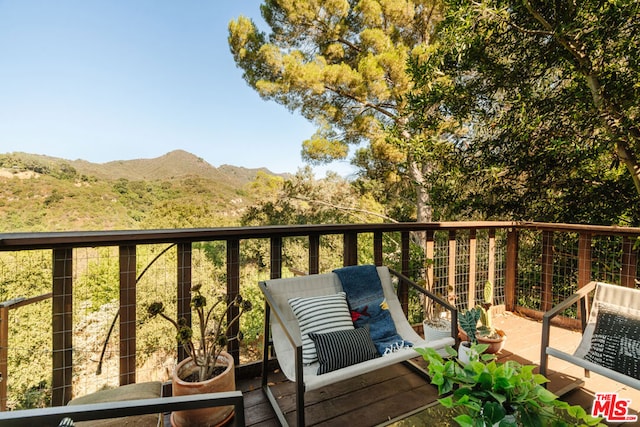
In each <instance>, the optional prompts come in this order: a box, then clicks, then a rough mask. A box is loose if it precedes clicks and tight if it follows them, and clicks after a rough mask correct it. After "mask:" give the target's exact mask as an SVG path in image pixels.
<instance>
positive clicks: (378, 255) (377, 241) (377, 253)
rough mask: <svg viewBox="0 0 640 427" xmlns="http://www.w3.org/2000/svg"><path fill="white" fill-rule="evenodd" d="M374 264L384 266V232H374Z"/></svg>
mask: <svg viewBox="0 0 640 427" xmlns="http://www.w3.org/2000/svg"><path fill="white" fill-rule="evenodd" d="M373 263H374V264H375V265H378V266H380V265H383V263H384V257H383V253H382V231H374V233H373Z"/></svg>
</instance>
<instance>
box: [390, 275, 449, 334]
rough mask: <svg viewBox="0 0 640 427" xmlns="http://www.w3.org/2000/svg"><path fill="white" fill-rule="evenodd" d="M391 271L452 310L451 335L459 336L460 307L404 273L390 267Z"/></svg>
mask: <svg viewBox="0 0 640 427" xmlns="http://www.w3.org/2000/svg"><path fill="white" fill-rule="evenodd" d="M389 272H391V274H393V275H394V276H396V277H397V278H398V279H400V280H402V281H403V282H405V283H407V284H408V285H409V286H410V287H411V288H413V289H415V290H416V291H418V292H420V293H421V294H423V295H425V296H427V297H429V298H430V299H432V300H434V301H435V302H436V303H438V304H440V305H441V306H443V307H444V308H446V309H447V310H448V311H449V312H451V337H452V338H457V336H458V309H457V308H456V307H455V306H453V305H452V304H450V303H449V301H446V300H445V299H443V298H440V297H439V296H437V295H436V294H434V293H433V292H431V291H429V290H428V289H425V288H423V287H422V286H420V285H418V284H417V283H415V282H414V281H413V280H411V279H410V278H408V277H407V276H405V275H404V274H402V273H400V272H398V271H396V270H393V269H391V268H389Z"/></svg>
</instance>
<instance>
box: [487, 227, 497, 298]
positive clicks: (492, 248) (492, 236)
mask: <svg viewBox="0 0 640 427" xmlns="http://www.w3.org/2000/svg"><path fill="white" fill-rule="evenodd" d="M487 270H488V271H487V280H489V281H490V282H491V283H493V286H494V289H495V285H496V229H495V228H490V229H489V255H488V259H487Z"/></svg>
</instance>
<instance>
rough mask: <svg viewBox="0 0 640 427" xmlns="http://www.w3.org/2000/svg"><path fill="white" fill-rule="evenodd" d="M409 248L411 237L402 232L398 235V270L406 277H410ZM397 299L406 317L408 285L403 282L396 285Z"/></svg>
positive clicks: (407, 311)
mask: <svg viewBox="0 0 640 427" xmlns="http://www.w3.org/2000/svg"><path fill="white" fill-rule="evenodd" d="M410 247H411V236H410V234H409V232H408V231H403V232H401V233H400V268H401V270H402V274H404V275H405V276H407V277H410V274H411V272H410V271H409V260H410V258H411V254H410ZM398 299H399V300H400V305H401V306H402V311H403V312H404V315H405V316H407V315H408V314H409V285H407V284H406V283H405V282H404V281H403V280H400V281H399V283H398Z"/></svg>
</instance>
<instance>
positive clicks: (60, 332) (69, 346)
mask: <svg viewBox="0 0 640 427" xmlns="http://www.w3.org/2000/svg"><path fill="white" fill-rule="evenodd" d="M52 293H53V296H52V297H53V301H52V328H53V375H52V378H51V388H52V390H51V404H52V405H53V406H63V405H66V404H67V403H69V400H71V396H72V393H73V388H72V387H73V386H72V382H71V381H72V378H73V377H72V374H73V249H71V248H60V249H54V250H53V291H52ZM134 354H135V353H134Z"/></svg>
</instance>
